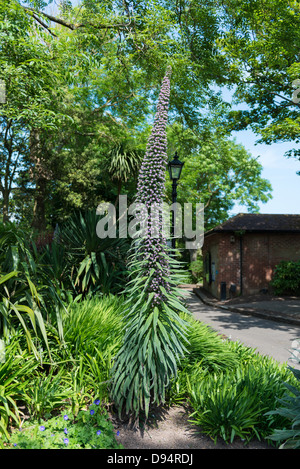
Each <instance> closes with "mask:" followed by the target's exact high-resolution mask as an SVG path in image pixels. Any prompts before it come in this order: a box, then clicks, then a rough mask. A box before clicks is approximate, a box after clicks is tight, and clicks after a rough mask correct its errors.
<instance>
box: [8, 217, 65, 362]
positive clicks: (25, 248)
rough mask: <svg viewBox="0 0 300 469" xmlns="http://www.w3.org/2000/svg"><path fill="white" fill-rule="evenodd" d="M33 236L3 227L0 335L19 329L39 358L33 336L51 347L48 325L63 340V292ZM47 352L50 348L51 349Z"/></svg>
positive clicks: (13, 226)
mask: <svg viewBox="0 0 300 469" xmlns="http://www.w3.org/2000/svg"><path fill="white" fill-rule="evenodd" d="M30 238H31V234H30V233H29V232H27V231H23V230H22V229H21V228H19V227H17V226H15V225H14V224H12V223H7V224H4V225H0V249H1V250H0V271H1V274H0V275H1V279H0V295H1V298H2V303H1V305H0V335H3V336H4V337H8V336H9V335H10V334H12V333H13V332H14V331H15V330H16V328H17V327H18V325H20V324H21V326H22V327H23V328H24V331H25V333H26V339H27V342H28V346H29V347H30V348H31V349H32V350H33V351H34V352H35V354H36V356H38V352H37V350H36V347H35V345H34V341H33V339H32V334H31V332H32V331H33V332H34V335H35V336H37V337H42V338H43V340H44V343H45V344H46V346H47V347H48V342H47V334H46V326H45V324H46V322H49V323H52V325H53V326H54V327H57V329H58V332H59V335H60V338H61V339H62V327H61V311H62V309H63V303H62V301H61V296H60V290H59V287H58V284H57V282H56V281H55V279H54V276H53V273H52V270H51V266H49V265H43V263H42V260H41V257H40V255H39V253H38V252H37V249H36V247H35V244H34V242H33V241H32V240H31V239H30ZM48 351H49V352H50V350H49V347H48Z"/></svg>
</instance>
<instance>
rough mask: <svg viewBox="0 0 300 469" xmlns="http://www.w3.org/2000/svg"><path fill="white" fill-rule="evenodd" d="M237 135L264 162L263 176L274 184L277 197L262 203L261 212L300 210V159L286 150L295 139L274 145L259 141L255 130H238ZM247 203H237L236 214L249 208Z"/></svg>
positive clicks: (283, 212)
mask: <svg viewBox="0 0 300 469" xmlns="http://www.w3.org/2000/svg"><path fill="white" fill-rule="evenodd" d="M233 136H234V137H235V138H236V142H237V143H241V144H242V145H243V146H244V147H245V148H246V150H248V151H249V152H250V153H251V154H252V155H253V156H254V157H257V156H259V159H258V161H259V162H260V163H261V165H262V166H263V171H262V177H264V178H265V179H267V180H268V181H269V182H270V183H271V185H272V188H273V192H272V195H273V199H271V200H269V201H268V202H267V203H266V204H263V203H260V204H259V205H260V213H281V214H288V213H292V214H295V213H298V214H300V207H299V204H300V176H297V174H296V172H297V171H300V162H299V161H297V160H296V159H294V158H286V157H285V156H284V153H285V152H286V151H287V150H290V149H291V148H293V143H292V142H291V143H277V144H272V145H264V144H258V145H255V142H256V141H257V140H258V137H257V136H256V135H254V134H253V132H251V131H240V132H235V133H234V134H233ZM246 211H247V209H246V208H245V207H240V206H236V207H235V208H234V209H233V210H232V212H231V215H232V214H237V213H240V212H246Z"/></svg>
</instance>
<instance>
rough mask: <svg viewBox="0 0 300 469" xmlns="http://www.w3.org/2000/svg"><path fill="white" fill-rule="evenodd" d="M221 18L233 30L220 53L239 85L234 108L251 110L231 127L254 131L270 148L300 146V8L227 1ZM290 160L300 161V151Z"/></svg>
mask: <svg viewBox="0 0 300 469" xmlns="http://www.w3.org/2000/svg"><path fill="white" fill-rule="evenodd" d="M222 16H223V19H224V24H227V25H228V27H227V29H226V30H225V31H224V33H223V37H222V39H221V40H220V41H219V43H218V44H219V48H220V50H223V53H224V55H225V56H226V60H227V61H228V70H229V75H230V80H232V81H234V82H235V83H236V91H235V98H236V99H235V102H238V103H240V102H242V101H243V102H246V103H247V108H246V110H244V109H243V110H235V111H232V112H231V113H230V118H229V125H230V127H231V128H232V129H236V130H241V129H246V128H247V127H251V128H252V130H253V131H254V132H255V133H256V134H257V135H259V136H260V137H261V139H260V141H262V142H265V143H268V144H270V143H273V142H278V141H279V142H280V141H281V142H297V141H298V138H299V112H298V106H299V104H298V103H297V101H296V102H295V101H294V100H293V92H294V90H295V89H296V88H298V86H294V87H293V81H294V80H296V79H297V80H298V79H299V71H300V70H299V60H298V57H297V51H298V50H299V44H300V36H299V24H300V11H299V3H298V2H286V1H285V0H278V1H277V0H266V1H264V2H263V3H262V2H249V1H248V0H242V1H239V0H228V1H225V2H222ZM296 95H297V97H298V94H297V93H296ZM291 145H292V144H291ZM288 154H295V155H296V156H297V157H299V150H297V149H296V150H295V149H294V150H291V151H290V152H288Z"/></svg>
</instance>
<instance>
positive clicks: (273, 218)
mask: <svg viewBox="0 0 300 469" xmlns="http://www.w3.org/2000/svg"><path fill="white" fill-rule="evenodd" d="M222 231H281V232H282V231H290V232H299V233H300V215H279V214H264V213H239V214H238V215H236V216H234V217H232V218H229V220H227V221H225V222H224V223H222V224H221V225H218V226H216V227H215V228H213V229H211V230H209V231H207V232H206V234H208V233H209V234H210V233H214V232H222Z"/></svg>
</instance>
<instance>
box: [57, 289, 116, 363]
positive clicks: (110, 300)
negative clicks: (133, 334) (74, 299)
mask: <svg viewBox="0 0 300 469" xmlns="http://www.w3.org/2000/svg"><path fill="white" fill-rule="evenodd" d="M123 302H124V298H123V297H122V296H120V297H118V296H113V295H108V296H101V297H100V298H98V297H97V296H95V297H93V298H90V299H87V300H85V301H82V302H80V303H73V304H71V305H70V306H69V308H68V312H67V314H65V315H64V318H63V326H64V336H65V342H66V344H68V347H69V348H70V349H71V351H72V353H74V355H75V356H76V354H77V352H80V353H82V354H88V355H94V353H95V350H96V349H98V350H99V351H101V352H103V353H105V354H107V355H108V354H109V353H112V354H114V353H115V352H116V350H117V348H118V347H119V346H120V340H121V337H122V333H123V327H124V315H123V312H124V307H123Z"/></svg>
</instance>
